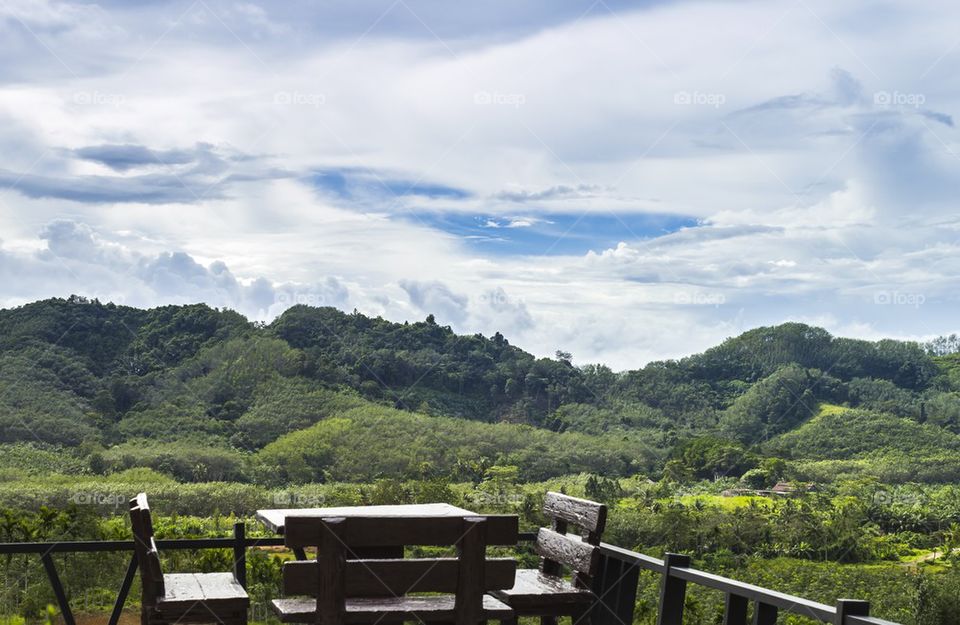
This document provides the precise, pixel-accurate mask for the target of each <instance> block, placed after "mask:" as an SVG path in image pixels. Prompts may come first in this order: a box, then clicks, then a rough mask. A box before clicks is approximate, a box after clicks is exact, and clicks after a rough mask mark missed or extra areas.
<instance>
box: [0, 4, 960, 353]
mask: <svg viewBox="0 0 960 625" xmlns="http://www.w3.org/2000/svg"><path fill="white" fill-rule="evenodd" d="M318 5H320V6H318ZM454 7H455V8H454ZM958 19H960V6H958V5H957V4H956V3H954V2H947V1H936V0H933V1H930V2H924V3H915V2H909V1H907V0H903V1H898V0H892V1H889V2H881V3H875V2H870V3H867V2H844V3H837V2H833V1H830V0H797V1H795V2H794V1H790V0H786V1H782V2H781V1H770V0H758V1H755V2H750V1H746V2H744V1H737V2H733V1H731V2H719V1H718V2H614V1H613V0H596V1H593V2H591V1H588V0H584V1H579V0H577V1H574V0H531V1H528V2H517V1H516V0H491V1H488V2H482V3H457V4H456V5H453V4H451V3H448V2H443V1H442V0H383V1H380V0H367V1H364V2H357V1H354V0H332V1H329V2H323V3H314V2H299V1H294V2H269V3H268V2H262V3H259V4H258V3H253V2H228V1H222V2H221V1H218V0H196V1H193V2H191V1H188V0H185V1H182V2H159V1H158V2H121V1H119V0H118V1H116V2H113V1H109V0H108V1H106V2H100V3H85V2H73V3H71V2H57V1H52V0H50V1H46V0H23V1H20V0H3V1H0V53H2V58H3V63H2V64H0V146H2V149H0V306H4V307H7V306H15V305H19V304H22V303H25V302H28V301H32V300H35V299H39V298H43V297H49V296H61V297H62V296H67V295H69V294H71V293H77V294H82V295H87V296H91V297H98V298H100V299H101V300H109V301H115V302H118V303H121V302H122V303H126V304H129V305H135V306H153V305H157V304H162V303H183V302H196V301H204V302H207V303H209V304H211V305H214V306H221V307H229V308H233V309H236V310H239V311H241V312H243V313H244V314H246V315H247V316H249V317H250V318H254V319H260V320H270V319H272V318H274V317H276V316H277V315H278V314H280V313H281V312H282V311H283V310H284V309H285V308H287V307H289V306H291V305H293V304H295V303H305V304H311V305H332V306H336V307H338V308H341V309H344V310H352V309H354V308H356V309H358V310H360V311H362V312H365V313H368V314H373V315H382V316H384V317H386V318H389V319H393V320H404V319H410V320H416V319H423V318H424V317H425V316H426V315H427V314H428V313H433V314H435V315H436V318H437V320H438V321H439V322H440V323H443V324H449V325H451V326H453V328H454V329H456V330H457V331H460V332H483V333H484V334H492V333H493V332H495V331H497V330H499V331H501V332H503V334H504V335H506V336H507V337H508V338H509V339H510V340H511V342H513V343H514V344H517V345H520V346H521V347H523V348H525V349H528V350H530V351H533V352H535V353H537V354H540V355H549V354H552V353H553V352H554V351H555V350H557V349H563V350H566V351H570V352H572V353H573V355H574V359H575V361H577V362H580V363H585V362H605V363H608V364H610V365H611V366H613V367H615V368H617V369H623V368H632V367H636V366H639V365H641V364H643V363H644V362H647V361H649V360H652V359H660V358H672V357H678V356H682V355H685V354H689V353H692V352H696V351H700V350H702V349H704V348H706V347H708V346H710V345H713V344H715V343H717V342H719V341H720V340H722V339H723V338H725V337H727V336H732V335H736V334H738V333H740V332H742V331H744V330H746V329H749V328H752V327H755V326H758V325H770V324H775V323H780V322H783V321H787V320H798V321H804V322H808V323H813V324H817V325H821V326H824V327H826V328H827V329H828V330H830V331H831V332H834V333H835V334H839V335H844V336H858V337H865V338H877V337H881V336H891V337H900V338H925V337H931V336H935V335H938V334H942V333H950V332H954V331H958V330H960V323H958V320H957V315H956V310H957V303H958V302H957V299H958V298H957V292H956V288H955V287H956V285H957V279H956V276H957V275H958V272H960V257H958V251H960V212H958V210H957V209H956V206H957V202H958V198H960V175H958V174H960V145H958V133H957V129H956V127H955V116H956V115H957V114H960V109H958V107H960V72H958V71H957V68H958V64H960V34H958V33H957V30H956V28H955V24H956V23H957V20H958Z"/></svg>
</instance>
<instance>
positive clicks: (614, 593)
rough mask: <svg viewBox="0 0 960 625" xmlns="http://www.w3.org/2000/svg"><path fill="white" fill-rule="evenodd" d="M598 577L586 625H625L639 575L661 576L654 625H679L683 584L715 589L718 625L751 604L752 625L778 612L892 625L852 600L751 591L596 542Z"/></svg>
mask: <svg viewBox="0 0 960 625" xmlns="http://www.w3.org/2000/svg"><path fill="white" fill-rule="evenodd" d="M600 550H601V554H602V557H601V567H600V573H599V575H597V576H596V577H595V578H594V586H593V590H594V593H595V594H596V595H597V602H596V604H595V605H594V609H593V612H592V615H591V625H631V623H632V622H633V609H634V603H635V601H636V598H637V584H638V582H639V577H640V571H643V570H646V571H652V572H654V573H658V574H660V575H661V576H662V578H661V581H660V601H659V605H658V606H657V625H681V623H682V622H683V608H684V603H685V599H686V592H687V583H688V582H690V583H694V584H698V585H700V586H704V587H706V588H711V589H713V590H717V591H719V592H722V593H724V594H725V595H726V603H725V606H724V615H723V625H746V623H747V614H748V608H749V606H750V603H751V602H752V603H753V606H754V608H753V619H752V623H753V625H774V624H775V623H776V621H777V616H778V615H779V614H780V613H781V612H784V613H789V614H796V615H799V616H805V617H807V618H810V619H813V620H815V621H820V622H823V623H832V624H834V625H897V624H896V623H894V622H892V621H886V620H884V619H879V618H874V617H872V616H870V604H869V603H868V602H866V601H858V600H855V599H838V600H837V603H836V605H832V606H831V605H827V604H825V603H818V602H816V601H810V600H809V599H804V598H803V597H796V596H793V595H788V594H784V593H782V592H777V591H776V590H770V589H768V588H762V587H760V586H754V585H753V584H747V583H744V582H740V581H737V580H734V579H730V578H727V577H721V576H719V575H714V574H713V573H707V572H706V571H700V570H697V569H695V568H692V567H691V566H690V558H689V556H684V555H679V554H674V553H668V554H667V555H666V557H665V558H664V559H663V560H660V559H658V558H652V557H650V556H647V555H644V554H642V553H637V552H635V551H630V550H629V549H622V548H620V547H616V546H614V545H609V544H607V543H601V545H600Z"/></svg>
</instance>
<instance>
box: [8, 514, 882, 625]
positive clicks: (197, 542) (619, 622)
mask: <svg viewBox="0 0 960 625" xmlns="http://www.w3.org/2000/svg"><path fill="white" fill-rule="evenodd" d="M520 540H521V541H524V542H531V541H534V540H536V534H535V533H521V534H520ZM283 543H284V541H283V538H247V536H246V532H245V526H244V524H243V523H236V524H234V527H233V536H230V537H223V538H175V539H165V540H158V541H157V546H158V547H159V548H160V549H161V550H166V549H231V550H232V551H233V561H234V573H235V574H236V577H237V580H238V581H239V582H240V584H241V585H242V586H244V587H246V585H247V567H246V552H247V549H251V548H256V547H268V546H282V545H283ZM118 551H120V552H122V551H126V552H129V553H130V554H131V557H130V562H129V564H128V565H127V570H126V572H125V574H124V577H123V581H122V582H121V585H120V590H119V592H118V594H117V600H116V602H115V603H114V606H113V610H112V612H111V614H110V619H109V621H108V623H109V625H117V623H118V622H119V620H120V614H121V612H122V611H123V607H124V604H125V603H126V600H127V596H128V595H129V593H130V588H131V586H132V585H133V580H134V578H135V577H136V574H137V559H136V555H135V554H134V551H133V541H132V540H100V541H60V542H33V543H0V555H5V554H36V555H38V556H39V557H40V560H41V562H42V564H43V566H44V569H45V570H46V573H47V577H48V578H49V580H50V585H51V587H52V588H53V592H54V595H55V596H56V599H57V605H58V607H59V608H60V613H61V615H62V617H63V620H64V623H65V625H76V621H75V619H74V617H73V612H72V610H71V609H70V604H69V601H68V598H67V593H66V590H65V589H64V587H63V584H62V582H61V581H60V576H59V574H58V573H57V569H56V566H55V564H54V561H53V558H52V554H55V553H91V552H118ZM600 552H601V564H600V572H599V574H598V575H596V576H595V577H594V583H593V591H594V594H595V595H596V596H597V601H596V603H595V605H594V608H593V611H592V613H591V625H632V623H633V611H634V604H635V602H636V598H637V585H638V583H639V579H640V572H641V571H644V570H646V571H652V572H654V573H658V574H660V575H661V576H662V579H661V582H660V601H659V606H658V611H657V625H681V623H682V621H683V607H684V601H685V598H686V588H687V583H688V582H689V583H693V584H699V585H700V586H704V587H706V588H711V589H714V590H717V591H719V592H722V593H724V594H725V595H726V605H725V609H724V617H723V625H746V622H747V615H748V608H749V605H750V603H751V602H752V603H753V604H754V610H753V619H752V623H753V625H774V623H775V622H776V620H777V616H778V615H779V614H780V613H789V614H797V615H800V616H805V617H808V618H811V619H813V620H815V621H820V622H823V623H832V624H834V625H898V624H897V623H894V622H892V621H886V620H883V619H879V618H874V617H871V616H870V615H869V613H870V609H869V608H870V607H869V604H868V603H867V602H866V601H857V600H853V599H839V600H838V601H837V603H836V605H833V606H830V605H826V604H823V603H817V602H815V601H810V600H809V599H804V598H802V597H796V596H793V595H787V594H784V593H781V592H777V591H775V590H770V589H767V588H762V587H760V586H754V585H752V584H747V583H744V582H739V581H737V580H733V579H730V578H727V577H721V576H719V575H714V574H712V573H707V572H706V571H700V570H697V569H695V568H692V567H691V566H690V558H689V557H688V556H684V555H679V554H667V555H666V557H665V558H664V559H663V560H660V559H658V558H653V557H650V556H647V555H644V554H642V553H637V552H635V551H630V550H629V549H623V548H621V547H616V546H614V545H610V544H607V543H601V545H600Z"/></svg>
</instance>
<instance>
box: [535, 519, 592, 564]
mask: <svg viewBox="0 0 960 625" xmlns="http://www.w3.org/2000/svg"><path fill="white" fill-rule="evenodd" d="M536 549H537V553H539V554H540V555H541V556H542V557H543V558H544V559H546V560H551V561H553V562H559V563H560V564H562V565H564V566H568V567H570V568H571V569H573V570H575V571H584V572H586V573H588V574H589V573H592V572H594V571H596V568H597V563H598V562H599V561H600V551H599V550H598V549H597V547H595V546H594V545H591V544H590V543H587V542H584V541H583V540H581V539H580V538H571V537H570V536H568V535H566V534H560V533H558V532H555V531H553V530H548V529H547V528H545V527H541V528H540V531H539V532H538V533H537V545H536Z"/></svg>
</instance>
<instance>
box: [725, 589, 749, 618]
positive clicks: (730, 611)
mask: <svg viewBox="0 0 960 625" xmlns="http://www.w3.org/2000/svg"><path fill="white" fill-rule="evenodd" d="M749 607H750V601H749V600H748V599H747V598H746V597H741V596H740V595H733V594H730V593H727V604H726V606H725V607H724V610H723V625H747V608H749Z"/></svg>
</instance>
